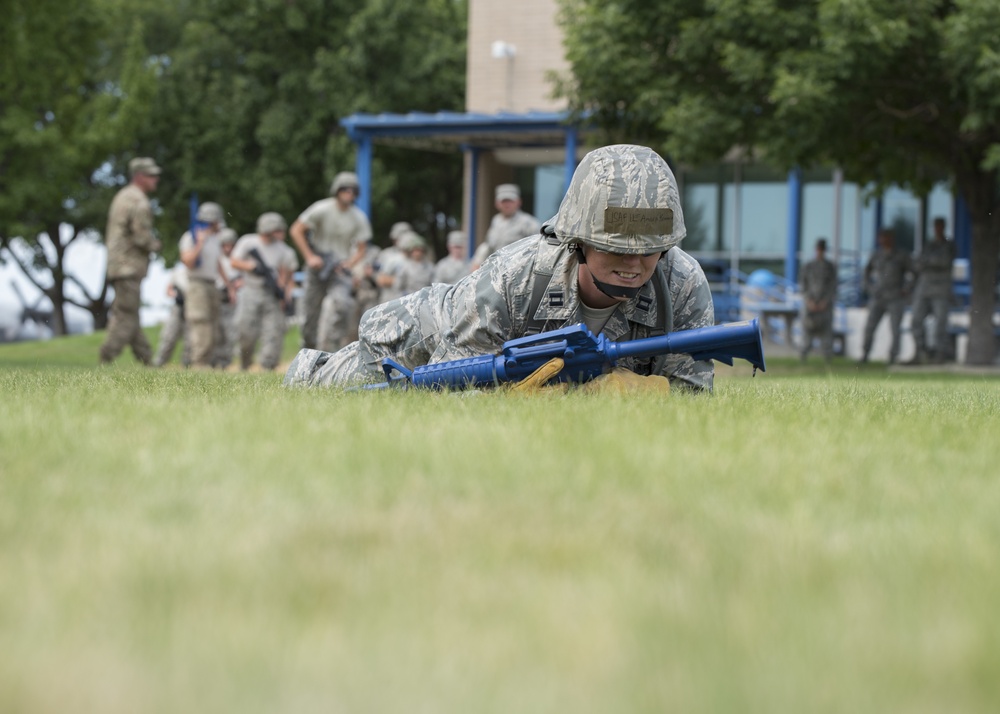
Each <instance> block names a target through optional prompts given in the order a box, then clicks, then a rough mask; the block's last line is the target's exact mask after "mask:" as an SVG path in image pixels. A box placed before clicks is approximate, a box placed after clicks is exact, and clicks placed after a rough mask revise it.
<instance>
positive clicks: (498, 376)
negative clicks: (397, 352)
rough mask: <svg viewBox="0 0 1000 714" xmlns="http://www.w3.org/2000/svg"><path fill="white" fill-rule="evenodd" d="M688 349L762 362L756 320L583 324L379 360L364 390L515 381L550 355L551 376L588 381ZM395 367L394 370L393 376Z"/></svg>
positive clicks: (758, 365)
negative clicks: (645, 331) (464, 353)
mask: <svg viewBox="0 0 1000 714" xmlns="http://www.w3.org/2000/svg"><path fill="white" fill-rule="evenodd" d="M663 354H687V355H690V356H691V357H692V358H693V359H695V360H709V359H714V360H718V361H720V362H723V363H725V364H728V365H732V364H733V359H734V358H736V357H738V358H740V359H745V360H747V361H748V362H749V363H750V364H752V365H753V366H754V372H756V370H757V369H760V370H761V371H762V372H763V371H765V367H764V348H763V344H762V342H761V336H760V324H759V323H758V321H757V319H753V320H747V321H744V322H728V323H723V324H721V325H713V326H711V327H698V328H695V329H693V330H682V331H680V332H670V333H668V334H666V335H660V336H658V337H645V338H643V339H639V340H627V341H623V342H612V341H611V340H609V339H608V338H607V337H606V336H604V335H595V334H594V333H592V332H591V331H590V330H589V329H587V326H586V325H584V324H582V323H581V324H579V325H571V326H570V327H563V328H560V329H558V330H552V331H550V332H542V333H539V334H537V335H530V336H528V337H519V338H517V339H514V340H508V341H507V342H505V343H504V344H503V348H502V349H501V351H500V353H499V354H496V355H480V356H477V357H467V358H465V359H458V360H452V361H450V362H438V363H436V364H427V365H422V366H420V367H417V368H415V369H413V370H409V369H407V368H406V367H404V366H403V365H401V364H399V363H398V362H396V361H395V360H393V359H390V358H386V359H385V360H383V362H382V370H383V371H384V372H385V378H386V381H385V382H382V383H381V384H371V385H367V386H366V387H365V388H366V389H383V388H385V387H390V386H411V385H412V386H414V387H424V388H430V389H443V388H449V389H462V388H466V387H485V386H495V385H499V384H502V383H504V382H518V381H520V380H522V379H524V378H525V377H527V376H529V375H530V374H531V373H532V372H534V371H535V370H536V369H538V368H539V367H541V366H542V365H543V364H545V363H546V362H548V361H549V360H552V359H555V358H557V357H558V358H561V359H562V360H563V361H564V366H563V369H562V371H561V372H559V374H557V375H556V376H555V377H554V379H555V380H556V381H559V382H588V381H590V380H591V379H594V378H595V377H599V376H600V375H602V374H604V373H605V372H608V371H610V370H611V369H612V368H613V367H614V366H615V365H616V364H617V362H618V360H620V359H623V358H625V357H640V358H641V357H654V356H656V355H663ZM394 372H398V375H394V374H393V373H394Z"/></svg>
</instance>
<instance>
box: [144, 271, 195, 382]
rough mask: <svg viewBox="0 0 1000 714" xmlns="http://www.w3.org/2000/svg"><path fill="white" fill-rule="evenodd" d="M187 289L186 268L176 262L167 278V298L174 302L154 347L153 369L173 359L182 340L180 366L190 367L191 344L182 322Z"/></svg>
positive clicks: (184, 324)
mask: <svg viewBox="0 0 1000 714" xmlns="http://www.w3.org/2000/svg"><path fill="white" fill-rule="evenodd" d="M187 289H188V277H187V266H186V265H184V263H182V262H180V261H179V260H178V261H177V264H176V265H174V267H173V268H172V269H171V271H170V275H169V276H168V277H167V297H171V298H173V300H174V304H173V305H171V306H170V314H169V315H167V319H166V320H164V322H163V327H161V328H160V343H159V344H158V345H157V346H156V356H155V357H154V358H153V366H154V367H162V366H163V365H165V364H166V363H167V362H169V361H170V360H171V359H173V357H174V348H175V347H176V346H177V342H178V341H179V340H181V339H182V338H183V340H184V342H183V343H182V347H181V364H182V365H184V366H185V367H190V366H191V343H190V342H189V341H188V337H187V324H186V322H185V320H184V295H185V294H186V293H187Z"/></svg>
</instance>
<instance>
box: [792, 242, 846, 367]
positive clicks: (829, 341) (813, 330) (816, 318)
mask: <svg viewBox="0 0 1000 714" xmlns="http://www.w3.org/2000/svg"><path fill="white" fill-rule="evenodd" d="M802 297H803V298H804V299H805V300H806V301H808V300H812V301H813V302H817V303H822V304H823V307H822V308H821V309H818V310H810V309H809V307H808V305H807V304H803V308H802V351H801V355H800V356H801V357H802V359H805V358H806V356H807V355H808V354H809V350H810V349H812V341H813V338H814V337H819V338H820V344H821V345H822V349H823V358H824V359H825V360H826V361H828V362H829V361H830V359H831V357H832V356H833V308H834V302H835V301H836V299H837V266H835V265H834V264H833V262H832V261H830V260H827V259H826V258H823V259H819V258H817V259H815V260H810V261H809V262H808V263H806V264H805V265H804V266H803V267H802Z"/></svg>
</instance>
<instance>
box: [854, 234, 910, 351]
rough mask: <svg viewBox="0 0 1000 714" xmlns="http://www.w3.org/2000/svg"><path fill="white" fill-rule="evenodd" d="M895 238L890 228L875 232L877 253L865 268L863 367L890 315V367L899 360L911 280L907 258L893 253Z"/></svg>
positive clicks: (906, 255) (895, 252)
mask: <svg viewBox="0 0 1000 714" xmlns="http://www.w3.org/2000/svg"><path fill="white" fill-rule="evenodd" d="M895 241H896V236H895V234H894V233H893V231H892V229H891V228H883V229H881V230H880V231H879V232H878V250H876V251H875V253H874V254H873V255H872V257H871V259H870V260H869V261H868V264H867V265H866V266H865V277H864V280H865V284H866V285H869V286H870V287H869V289H868V293H869V299H868V319H867V320H866V321H865V342H864V350H863V351H862V354H861V362H862V364H863V363H865V362H867V361H868V355H869V354H870V353H871V351H872V342H873V341H874V340H875V330H876V329H878V324H879V322H881V321H882V317H883V316H884V315H885V314H886V313H888V314H889V329H890V330H891V332H892V344H891V346H890V347H889V364H895V362H896V360H897V359H898V358H899V342H900V339H899V338H900V332H901V326H902V324H903V313H904V312H905V311H906V297H907V294H908V292H909V289H910V281H911V279H912V277H913V264H912V263H911V261H910V256H909V254H908V253H905V252H903V251H901V250H896V247H895Z"/></svg>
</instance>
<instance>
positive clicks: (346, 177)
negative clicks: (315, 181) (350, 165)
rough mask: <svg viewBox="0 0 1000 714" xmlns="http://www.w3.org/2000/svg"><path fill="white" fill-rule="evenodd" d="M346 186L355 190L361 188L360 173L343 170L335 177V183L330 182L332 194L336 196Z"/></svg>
mask: <svg viewBox="0 0 1000 714" xmlns="http://www.w3.org/2000/svg"><path fill="white" fill-rule="evenodd" d="M344 188H353V189H354V190H355V191H360V190H361V183H360V182H359V181H358V175H357V174H356V173H354V172H353V171H341V172H340V173H339V174H337V175H336V176H334V177H333V183H331V184H330V195H331V196H336V195H337V193H338V192H339V191H340V190H341V189H344Z"/></svg>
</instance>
